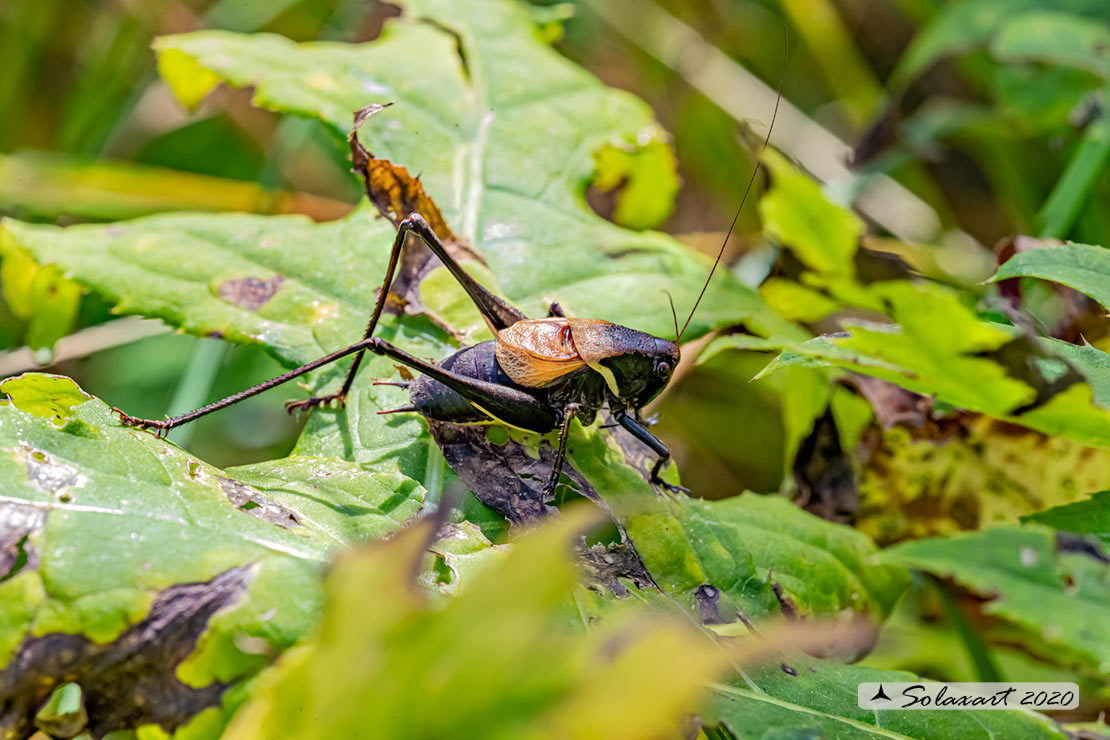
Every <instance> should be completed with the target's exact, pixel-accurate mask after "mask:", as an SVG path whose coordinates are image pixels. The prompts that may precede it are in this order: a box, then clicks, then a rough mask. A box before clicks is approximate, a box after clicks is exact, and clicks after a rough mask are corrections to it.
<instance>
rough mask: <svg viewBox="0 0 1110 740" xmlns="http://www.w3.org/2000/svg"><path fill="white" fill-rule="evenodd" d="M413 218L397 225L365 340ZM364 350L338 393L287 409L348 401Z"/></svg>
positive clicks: (374, 325) (382, 303) (371, 332)
mask: <svg viewBox="0 0 1110 740" xmlns="http://www.w3.org/2000/svg"><path fill="white" fill-rule="evenodd" d="M411 220H412V219H411V218H410V219H406V220H404V221H402V222H401V224H400V226H398V227H397V236H395V237H394V238H393V247H392V248H391V249H390V250H389V265H388V266H387V267H386V268H385V279H384V280H383V281H382V287H381V288H380V289H379V291H378V298H377V300H376V301H375V302H374V311H373V313H371V314H370V321H368V322H367V324H366V331H365V332H363V335H362V339H363V341H365V340H367V339H369V338H370V337H372V336H373V335H374V330H375V329H377V328H378V321H379V320H380V319H381V317H382V311H384V310H385V303H386V301H387V300H388V299H389V286H390V285H392V284H393V275H394V274H395V273H396V272H397V263H398V262H399V261H400V258H401V248H402V247H403V246H404V244H405V239H406V238H407V237H408V234H409V231H410V230H411V229H412V226H411V225H409V222H410V221H411ZM362 355H363V352H362V351H360V352H359V353H358V354H357V355H355V360H354V362H352V363H351V367H350V368H349V369H348V370H347V376H346V377H345V378H344V379H343V387H342V388H340V390H339V392H338V393H329V394H328V395H326V396H313V397H312V398H307V399H305V400H303V401H286V402H285V410H286V411H288V412H289V413H293V412H294V411H295V410H297V409H303V410H306V411H307V410H308V409H311V408H315V407H317V406H323V405H327V404H330V403H332V402H337V403H338V404H339V405H340V406H342V405H344V404H345V403H346V402H347V394H348V393H349V392H350V391H351V384H352V383H354V382H355V376H356V375H357V374H358V368H359V365H361V364H362Z"/></svg>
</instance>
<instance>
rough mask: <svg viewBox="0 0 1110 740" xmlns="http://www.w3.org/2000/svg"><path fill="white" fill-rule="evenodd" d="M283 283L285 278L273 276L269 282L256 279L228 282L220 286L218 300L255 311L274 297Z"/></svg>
mask: <svg viewBox="0 0 1110 740" xmlns="http://www.w3.org/2000/svg"><path fill="white" fill-rule="evenodd" d="M283 282H285V278H283V277H282V276H281V275H274V276H273V277H271V278H270V279H269V280H260V279H259V278H256V277H245V278H237V279H235V280H228V281H226V282H224V283H222V284H221V285H220V298H223V299H224V300H225V301H227V302H228V303H234V304H235V305H236V306H241V307H243V308H246V309H250V310H251V311H257V310H258V309H260V308H262V307H263V306H265V305H266V301H268V300H270V299H271V298H273V297H274V293H277V292H278V288H280V287H281V284H282V283H283Z"/></svg>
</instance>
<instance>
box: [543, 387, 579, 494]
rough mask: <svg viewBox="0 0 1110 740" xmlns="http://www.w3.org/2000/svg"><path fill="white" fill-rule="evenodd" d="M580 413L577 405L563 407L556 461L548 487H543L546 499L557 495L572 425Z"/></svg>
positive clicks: (571, 404)
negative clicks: (556, 491)
mask: <svg viewBox="0 0 1110 740" xmlns="http://www.w3.org/2000/svg"><path fill="white" fill-rule="evenodd" d="M577 411H578V404H577V403H568V404H567V405H566V406H564V407H563V423H562V424H561V425H560V426H559V446H558V447H557V448H556V450H555V461H554V463H552V465H551V476H550V477H549V478H548V479H547V485H545V486H544V487H543V495H544V498H547V497H548V496H554V495H555V486H557V485H558V484H559V475H560V474H562V472H563V463H564V462H566V459H567V437H569V436H570V423H571V421H573V420H574V415H575V413H577Z"/></svg>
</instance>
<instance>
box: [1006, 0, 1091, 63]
mask: <svg viewBox="0 0 1110 740" xmlns="http://www.w3.org/2000/svg"><path fill="white" fill-rule="evenodd" d="M1108 44H1110V26H1108V25H1107V24H1106V23H1105V22H1100V21H1098V20H1095V19H1090V18H1083V17H1081V16H1078V15H1075V14H1072V13H1066V12H1060V11H1055V10H1037V11H1034V12H1030V13H1023V14H1021V15H1019V16H1017V17H1016V18H1013V19H1012V20H1010V21H1008V22H1006V23H1005V24H1004V25H1003V26H1002V28H1001V29H1000V30H999V31H998V33H997V34H996V35H995V36H994V38H993V39H992V40H991V43H990V50H991V53H992V54H993V55H994V56H995V57H996V58H998V59H1003V60H1006V61H1036V62H1043V63H1046V64H1057V65H1064V66H1069V67H1078V68H1080V69H1086V70H1088V71H1091V72H1094V73H1095V74H1098V75H1101V76H1102V77H1105V78H1110V60H1108V59H1107V58H1106V47H1107V45H1108Z"/></svg>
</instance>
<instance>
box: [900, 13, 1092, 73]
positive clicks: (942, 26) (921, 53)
mask: <svg viewBox="0 0 1110 740" xmlns="http://www.w3.org/2000/svg"><path fill="white" fill-rule="evenodd" d="M1043 8H1044V2H1043V0H965V2H960V3H953V4H951V5H945V6H943V7H942V8H941V9H940V10H939V11H938V12H937V14H936V15H934V16H933V18H932V20H931V21H930V23H929V25H928V26H926V28H925V29H924V30H923V31H922V32H921V33H919V34H918V35H917V36H916V37H915V38H914V39H913V42H912V43H911V44H910V45H909V47H908V48H907V49H906V51H905V53H904V54H902V57H901V58H900V59H899V61H898V66H897V68H896V69H895V70H894V72H893V74H892V75H891V82H890V84H891V86H892V87H894V88H895V89H901V88H905V87H906V86H907V85H909V83H911V82H912V81H913V80H914V79H915V78H916V77H917V76H918V75H920V74H922V73H923V72H925V71H926V70H928V68H929V67H931V66H933V65H934V64H935V63H936V62H938V61H939V60H941V59H942V58H944V57H946V56H949V55H953V54H960V53H964V52H967V51H970V50H972V49H974V48H976V47H979V46H983V45H985V44H987V43H988V42H989V41H990V40H991V38H993V37H994V35H995V34H996V33H998V32H999V30H1000V29H1001V28H1002V27H1003V25H1004V24H1005V23H1006V22H1007V21H1011V20H1013V19H1015V18H1020V17H1021V16H1023V15H1024V14H1027V13H1029V12H1030V11H1033V12H1038V11H1041V10H1043ZM1053 8H1054V9H1055V10H1059V11H1066V12H1074V13H1077V14H1083V15H1091V16H1095V17H1098V16H1099V15H1100V14H1103V13H1104V12H1105V8H1106V6H1105V5H1104V4H1103V3H1102V2H1101V0H1056V2H1054V3H1053Z"/></svg>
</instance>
